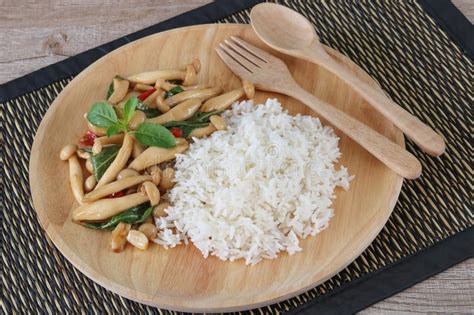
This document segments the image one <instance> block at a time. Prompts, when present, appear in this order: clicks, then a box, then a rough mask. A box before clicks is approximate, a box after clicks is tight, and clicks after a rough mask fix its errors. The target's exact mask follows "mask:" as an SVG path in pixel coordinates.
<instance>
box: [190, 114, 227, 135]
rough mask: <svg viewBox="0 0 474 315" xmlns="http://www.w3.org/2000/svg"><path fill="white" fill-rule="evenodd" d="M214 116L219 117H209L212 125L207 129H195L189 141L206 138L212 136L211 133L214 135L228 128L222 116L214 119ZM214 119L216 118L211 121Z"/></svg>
mask: <svg viewBox="0 0 474 315" xmlns="http://www.w3.org/2000/svg"><path fill="white" fill-rule="evenodd" d="M214 116H218V115H212V116H211V117H209V120H210V123H209V125H207V126H206V127H202V128H196V129H193V130H192V131H191V132H190V133H189V135H188V136H187V139H192V138H204V137H206V136H208V135H210V134H211V133H213V132H214V131H217V130H223V129H225V127H226V123H225V120H224V119H223V118H222V117H221V116H218V117H219V118H217V117H214ZM212 117H214V118H213V119H212V120H211V118H212ZM214 123H216V125H217V126H216V125H214ZM219 128H220V129H219Z"/></svg>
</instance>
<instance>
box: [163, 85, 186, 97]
mask: <svg viewBox="0 0 474 315" xmlns="http://www.w3.org/2000/svg"><path fill="white" fill-rule="evenodd" d="M183 91H184V90H183V88H182V87H180V86H179V85H177V86H175V87H174V88H172V89H170V90H169V91H166V93H165V99H166V98H168V97H171V96H173V95H175V94H178V93H181V92H183Z"/></svg>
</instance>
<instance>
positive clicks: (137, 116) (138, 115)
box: [128, 110, 146, 130]
mask: <svg viewBox="0 0 474 315" xmlns="http://www.w3.org/2000/svg"><path fill="white" fill-rule="evenodd" d="M145 120H146V115H145V113H144V112H142V111H141V110H137V111H135V113H134V114H133V117H132V119H131V120H130V122H129V123H128V127H129V128H130V129H131V130H137V128H138V126H140V124H141V123H143V122H144V121H145Z"/></svg>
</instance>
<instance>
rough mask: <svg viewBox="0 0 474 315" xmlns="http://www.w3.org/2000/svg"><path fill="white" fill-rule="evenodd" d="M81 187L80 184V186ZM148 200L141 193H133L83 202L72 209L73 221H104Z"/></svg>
mask: <svg viewBox="0 0 474 315" xmlns="http://www.w3.org/2000/svg"><path fill="white" fill-rule="evenodd" d="M81 187H82V186H81ZM147 201H148V197H147V196H146V195H145V194H143V193H135V194H131V195H127V196H124V197H118V198H105V199H100V200H97V201H94V202H91V203H85V204H82V205H81V206H79V207H78V208H76V209H74V210H73V211H72V219H73V220H74V221H94V222H96V221H99V222H100V221H104V220H106V219H108V218H110V217H113V216H114V215H116V214H119V213H120V212H122V211H125V210H127V209H129V208H131V207H136V206H138V205H141V204H142V203H144V202H147Z"/></svg>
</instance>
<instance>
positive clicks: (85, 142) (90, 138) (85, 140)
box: [79, 130, 97, 147]
mask: <svg viewBox="0 0 474 315" xmlns="http://www.w3.org/2000/svg"><path fill="white" fill-rule="evenodd" d="M96 138H97V135H96V134H95V133H93V132H92V131H90V130H87V132H86V133H85V134H84V135H83V136H82V138H81V140H79V145H80V146H81V147H91V146H93V145H94V140H95V139H96Z"/></svg>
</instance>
